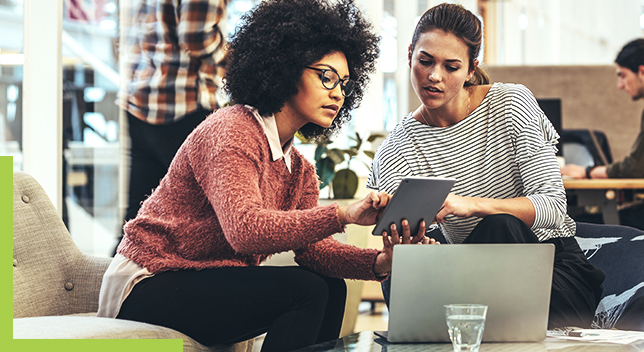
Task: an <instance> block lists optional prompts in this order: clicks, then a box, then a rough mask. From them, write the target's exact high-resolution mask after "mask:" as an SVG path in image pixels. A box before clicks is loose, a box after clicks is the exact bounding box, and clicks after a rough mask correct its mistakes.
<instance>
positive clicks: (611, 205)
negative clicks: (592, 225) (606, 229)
mask: <svg viewBox="0 0 644 352" xmlns="http://www.w3.org/2000/svg"><path fill="white" fill-rule="evenodd" d="M563 185H564V188H565V189H566V192H567V193H568V194H569V195H574V196H576V197H577V206H586V205H591V206H600V207H601V208H602V213H603V216H604V223H605V224H612V225H619V215H618V214H617V206H618V205H619V203H620V199H619V191H622V190H644V179H641V178H612V179H593V180H587V179H581V180H573V179H564V180H563Z"/></svg>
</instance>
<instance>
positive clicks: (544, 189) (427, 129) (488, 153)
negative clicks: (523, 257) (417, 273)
mask: <svg viewBox="0 0 644 352" xmlns="http://www.w3.org/2000/svg"><path fill="white" fill-rule="evenodd" d="M558 138H559V136H558V135H557V132H556V131H555V129H554V127H552V125H551V124H550V122H549V121H548V119H547V118H546V116H545V115H544V113H543V112H542V111H541V109H540V108H539V105H538V104H537V102H536V100H535V98H534V96H533V95H532V93H531V92H530V91H529V90H528V89H527V88H526V87H524V86H522V85H517V84H503V83H495V84H494V85H493V86H492V87H491V89H490V91H489V92H488V94H487V96H486V97H485V99H484V100H483V102H482V103H481V105H479V106H478V107H477V108H476V109H475V110H474V111H473V112H472V113H471V114H470V115H469V116H468V117H467V118H466V119H464V120H463V121H461V122H459V123H458V124H456V125H454V126H450V127H432V126H427V125H425V124H421V123H419V122H418V121H416V120H415V119H414V118H413V117H411V115H407V116H405V117H404V118H403V121H401V122H400V123H399V124H398V125H397V126H396V127H395V129H394V131H393V132H392V133H390V134H389V136H388V137H387V139H386V140H385V141H384V142H383V143H382V144H381V145H380V147H379V148H378V151H377V153H376V157H375V159H374V162H373V165H372V168H371V173H370V175H369V180H368V182H367V187H369V188H372V189H376V190H379V191H385V192H387V193H389V194H393V193H394V192H395V191H396V189H397V188H398V184H399V183H400V181H401V180H402V179H403V178H405V177H407V176H429V177H432V176H435V177H453V178H456V179H457V180H458V181H457V182H456V184H455V185H454V188H453V189H452V193H454V194H457V195H460V196H468V197H484V198H497V199H507V198H516V197H527V198H528V199H530V200H531V201H532V203H533V205H534V207H535V211H536V217H535V221H534V225H533V226H532V229H533V231H534V232H535V233H536V234H537V236H538V237H539V239H540V240H541V241H544V240H547V239H549V238H553V237H568V236H573V235H574V234H575V223H574V221H573V220H572V219H571V218H570V217H569V216H568V215H567V214H566V194H565V190H564V188H563V183H562V181H561V174H560V171H559V166H558V164H557V160H556V157H555V152H556V147H555V145H556V143H557V139H558ZM480 220H481V219H480V218H475V217H471V218H457V217H455V216H449V217H448V218H447V221H446V222H445V223H444V224H442V225H441V230H442V231H443V234H444V235H445V237H446V238H447V239H448V241H450V242H452V243H461V242H463V240H464V239H465V237H467V235H468V234H469V233H470V232H471V231H472V229H473V228H474V226H476V224H477V223H478V222H479V221H480Z"/></svg>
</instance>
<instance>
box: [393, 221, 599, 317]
mask: <svg viewBox="0 0 644 352" xmlns="http://www.w3.org/2000/svg"><path fill="white" fill-rule="evenodd" d="M463 243H539V240H538V238H537V236H536V235H535V234H534V232H532V230H531V229H530V227H528V225H526V224H525V223H524V222H523V221H521V220H519V219H518V218H516V217H514V216H512V215H508V214H499V215H490V216H487V217H485V218H484V219H483V220H481V222H479V224H478V225H477V226H476V227H475V228H474V229H473V230H472V232H471V233H470V234H469V236H467V238H465V241H464V242H463ZM545 243H553V244H554V245H555V262H554V267H553V275H552V276H553V277H552V290H551V295H550V313H549V317H548V328H549V329H553V328H556V327H566V326H575V327H582V328H590V325H591V323H592V321H593V317H594V315H595V310H596V309H597V305H598V304H599V301H600V299H601V295H602V291H603V289H602V286H601V284H602V282H603V281H604V277H605V275H604V272H603V271H601V270H600V269H598V268H596V267H595V266H593V265H592V264H590V262H588V259H586V256H585V255H584V253H583V252H582V251H581V249H580V248H579V245H578V244H577V241H576V240H575V239H574V238H573V237H568V238H555V239H551V240H548V241H545ZM382 287H383V293H384V295H385V298H386V301H387V304H388V299H389V288H390V283H389V280H387V281H385V282H383V285H382Z"/></svg>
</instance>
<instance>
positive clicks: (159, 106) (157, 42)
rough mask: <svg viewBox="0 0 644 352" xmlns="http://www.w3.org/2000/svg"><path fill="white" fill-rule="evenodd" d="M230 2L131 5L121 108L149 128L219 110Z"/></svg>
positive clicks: (167, 0) (169, 0) (149, 0)
mask: <svg viewBox="0 0 644 352" xmlns="http://www.w3.org/2000/svg"><path fill="white" fill-rule="evenodd" d="M228 1H229V0H183V1H176V0H136V1H135V0H132V1H127V2H126V4H128V5H124V9H123V11H127V12H126V13H127V15H126V16H123V17H125V18H126V21H125V23H123V24H122V25H123V28H124V29H125V33H126V35H125V38H124V43H123V50H124V57H123V59H124V65H125V69H124V70H123V72H122V73H121V74H122V76H121V77H122V78H123V84H121V90H120V92H119V99H118V102H117V103H118V104H119V106H120V107H122V108H123V109H125V110H126V111H129V112H130V113H131V114H132V115H134V116H136V117H137V118H139V119H141V120H143V121H145V122H148V123H150V124H166V123H170V122H173V121H175V120H177V119H180V118H181V117H182V116H184V115H186V114H189V113H191V112H193V111H195V110H197V109H200V108H202V109H206V110H214V109H217V108H218V107H219V104H218V103H217V100H216V97H215V94H216V92H217V90H218V88H219V87H220V86H221V80H222V77H223V76H224V73H225V72H224V57H225V47H224V37H223V34H222V32H221V30H220V28H219V22H220V20H221V19H222V17H223V16H224V14H225V11H226V5H227V4H228Z"/></svg>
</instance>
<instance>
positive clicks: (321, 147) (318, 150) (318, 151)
mask: <svg viewBox="0 0 644 352" xmlns="http://www.w3.org/2000/svg"><path fill="white" fill-rule="evenodd" d="M326 148H327V145H326V144H318V146H317V147H315V155H314V156H313V160H316V161H319V160H320V159H322V155H324V153H325V152H326Z"/></svg>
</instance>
